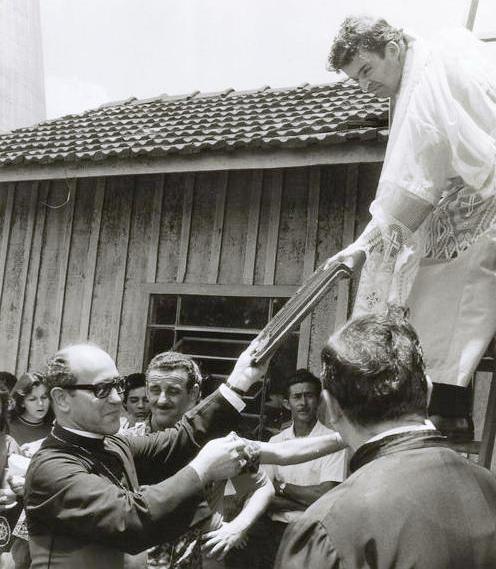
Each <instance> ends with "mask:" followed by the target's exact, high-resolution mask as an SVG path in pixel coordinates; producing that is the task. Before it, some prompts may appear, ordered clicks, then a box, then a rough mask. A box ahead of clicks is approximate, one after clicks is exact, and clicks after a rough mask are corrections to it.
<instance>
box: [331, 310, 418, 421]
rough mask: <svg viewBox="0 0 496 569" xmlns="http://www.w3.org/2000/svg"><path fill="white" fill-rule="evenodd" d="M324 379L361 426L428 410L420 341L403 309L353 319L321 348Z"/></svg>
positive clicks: (333, 394) (352, 418)
mask: <svg viewBox="0 0 496 569" xmlns="http://www.w3.org/2000/svg"><path fill="white" fill-rule="evenodd" d="M322 383H323V388H324V389H326V390H327V391H328V392H329V393H330V394H331V395H332V396H333V397H334V398H335V399H336V400H337V402H338V403H339V405H340V407H341V409H342V410H343V412H344V413H345V415H346V416H347V418H348V419H349V420H350V421H351V422H353V423H355V424H356V425H359V426H363V427H369V426H372V425H374V424H379V423H382V422H387V421H395V420H398V419H401V418H402V417H405V416H410V415H420V416H426V413H427V392H428V388H427V380H426V376H425V372H424V362H423V359H422V350H421V347H420V342H419V339H418V336H417V334H416V332H415V330H414V329H413V327H412V325H411V324H410V323H409V322H408V321H407V320H406V318H405V316H404V314H403V311H402V309H400V308H398V307H393V306H391V307H390V308H389V309H388V312H387V314H385V315H379V314H370V315H366V316H362V317H360V318H356V319H354V320H351V321H350V322H348V323H347V324H346V325H345V326H344V327H343V328H341V330H339V331H338V332H337V333H336V334H334V335H333V336H331V338H330V339H329V341H328V343H327V344H326V345H325V347H324V349H323V350H322Z"/></svg>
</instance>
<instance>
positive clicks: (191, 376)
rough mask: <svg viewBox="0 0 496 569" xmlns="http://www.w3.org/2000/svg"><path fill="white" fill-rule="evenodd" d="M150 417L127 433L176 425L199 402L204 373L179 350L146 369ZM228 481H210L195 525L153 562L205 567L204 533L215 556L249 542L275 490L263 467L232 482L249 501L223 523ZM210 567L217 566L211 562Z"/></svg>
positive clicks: (153, 554) (160, 549) (155, 551)
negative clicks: (249, 531)
mask: <svg viewBox="0 0 496 569" xmlns="http://www.w3.org/2000/svg"><path fill="white" fill-rule="evenodd" d="M146 382H147V384H146V387H147V394H148V399H149V402H150V415H149V416H148V418H147V419H146V421H145V422H144V423H140V424H138V425H137V426H136V427H135V428H134V429H130V430H129V431H128V434H134V435H143V434H148V433H155V432H159V431H162V430H164V429H167V428H170V427H173V426H174V425H175V424H176V423H177V422H178V421H180V420H181V418H182V417H183V416H184V414H185V413H186V412H188V411H189V410H191V409H192V408H193V407H194V406H195V405H197V403H198V401H199V400H200V392H201V384H202V375H201V372H200V369H199V367H198V365H197V364H196V362H195V361H194V360H193V359H192V358H191V357H190V356H188V355H186V354H181V353H179V352H173V351H168V352H163V353H160V354H157V355H156V356H155V357H154V358H153V359H152V360H151V361H150V363H149V364H148V367H147V370H146ZM225 487H226V482H225V481H224V482H218V483H217V484H212V485H210V487H209V489H208V492H207V500H205V501H204V502H203V503H202V504H200V505H199V506H198V509H197V512H196V514H195V520H194V524H193V525H192V527H190V528H188V531H187V532H185V533H184V534H183V535H181V536H180V537H179V538H178V539H177V540H175V541H174V542H172V543H170V542H167V543H163V544H160V545H158V546H156V547H153V548H152V549H151V550H150V551H149V554H148V555H149V560H152V564H154V565H158V566H160V567H164V568H168V567H173V566H174V564H175V563H177V562H178V560H179V559H181V563H182V564H186V565H187V566H188V567H190V569H194V568H195V567H197V566H199V565H201V559H202V551H201V549H202V548H201V545H202V537H201V536H202V534H205V533H207V532H209V533H208V537H209V539H208V541H207V542H206V544H205V548H206V549H208V551H213V553H214V554H215V555H219V556H221V557H224V556H225V555H226V553H227V552H228V551H229V550H231V549H232V548H234V547H236V546H237V545H239V544H241V543H242V542H243V540H244V536H245V534H246V531H247V529H248V528H249V527H250V526H251V525H252V524H253V523H254V522H255V520H256V519H257V518H258V517H259V516H260V515H261V514H262V513H263V511H264V510H265V509H266V508H267V506H268V504H269V503H270V500H271V498H272V496H273V494H274V489H273V487H272V484H271V483H270V481H269V480H268V478H267V476H266V474H265V473H263V471H260V472H258V473H257V472H253V473H251V472H247V473H243V474H240V475H238V476H235V477H233V478H232V479H231V480H230V482H229V483H228V487H229V489H230V491H231V492H232V493H234V492H235V493H236V495H237V497H238V498H240V499H241V500H243V501H244V507H243V512H241V514H240V515H239V516H238V517H237V518H236V519H235V520H232V522H231V523H229V524H226V523H225V522H224V490H225ZM204 561H205V562H206V563H208V565H209V567H212V566H215V567H217V566H218V565H217V564H215V563H214V562H213V561H207V559H204Z"/></svg>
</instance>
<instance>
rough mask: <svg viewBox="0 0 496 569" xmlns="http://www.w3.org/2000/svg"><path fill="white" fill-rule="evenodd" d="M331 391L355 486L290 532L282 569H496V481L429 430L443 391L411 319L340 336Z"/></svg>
mask: <svg viewBox="0 0 496 569" xmlns="http://www.w3.org/2000/svg"><path fill="white" fill-rule="evenodd" d="M322 382H323V397H324V399H325V400H326V403H327V406H328V408H329V412H330V415H331V419H332V423H333V425H334V426H335V428H336V429H337V430H338V432H339V433H340V434H341V436H342V437H343V439H344V440H345V442H347V443H348V444H349V445H350V447H351V448H352V449H353V450H354V451H355V454H354V455H353V457H352V458H351V462H350V466H351V475H350V476H349V477H348V478H347V480H346V481H345V482H343V483H342V484H340V485H339V486H338V487H337V488H334V489H333V490H331V491H330V492H328V493H327V494H325V495H324V496H323V497H322V498H321V499H320V500H318V501H317V502H316V503H315V504H313V505H312V506H311V507H310V508H309V509H308V510H307V511H306V512H305V513H304V514H303V515H302V517H301V518H300V519H299V520H298V521H297V522H295V523H293V524H291V525H290V526H289V527H288V529H287V531H286V533H285V534H284V538H283V540H282V542H281V546H280V548H279V552H278V556H277V560H276V568H277V569H301V568H302V567H327V568H332V569H344V568H346V569H358V568H363V567H374V569H391V568H395V569H407V568H411V567H415V568H416V569H434V568H435V569H467V568H468V567H470V569H487V568H489V567H496V526H495V523H494V520H495V519H496V479H495V478H494V476H493V474H492V473H491V472H489V471H488V470H486V469H484V468H482V467H480V466H478V465H476V464H474V463H472V462H470V461H468V460H466V459H465V458H463V457H462V456H460V455H459V454H457V453H456V452H455V451H454V450H452V449H450V448H449V447H448V446H447V443H446V439H444V438H443V437H442V436H441V435H440V434H439V432H438V431H436V430H435V429H434V428H433V427H432V424H429V423H426V416H427V404H428V398H429V390H430V387H431V384H430V380H429V379H428V378H427V377H426V375H425V372H424V363H423V359H422V352H421V348H420V344H419V341H418V337H417V335H416V333H415V331H414V329H413V327H412V326H411V325H410V324H409V323H408V322H407V321H406V320H405V319H404V317H403V315H402V313H401V312H400V311H398V309H393V308H390V309H389V312H388V313H387V314H386V315H375V314H374V315H367V316H363V317H360V318H356V319H354V320H352V321H350V322H348V323H347V324H346V325H345V326H344V327H343V328H342V329H341V330H339V331H338V332H337V333H336V334H334V335H333V336H331V338H330V339H329V341H328V342H327V344H326V346H325V347H324V349H323V351H322Z"/></svg>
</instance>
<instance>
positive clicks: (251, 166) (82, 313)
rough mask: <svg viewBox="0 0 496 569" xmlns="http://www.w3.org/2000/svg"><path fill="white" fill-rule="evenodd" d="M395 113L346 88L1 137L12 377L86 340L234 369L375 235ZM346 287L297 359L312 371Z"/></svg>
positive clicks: (133, 111)
mask: <svg viewBox="0 0 496 569" xmlns="http://www.w3.org/2000/svg"><path fill="white" fill-rule="evenodd" d="M386 128H387V104H386V102H385V101H379V100H375V99H374V98H373V97H372V95H370V94H364V93H361V92H360V91H359V90H358V89H357V88H356V87H355V86H353V85H351V84H349V83H346V82H345V83H337V84H333V85H321V86H310V85H302V86H300V87H297V88H293V89H280V90H276V89H270V88H263V89H260V90H256V91H252V92H233V91H226V92H223V93H213V94H200V93H193V94H190V95H185V96H179V97H169V96H167V95H164V96H161V97H157V98H155V99H150V100H134V99H131V100H128V101H123V102H119V103H114V104H110V105H105V106H103V107H100V108H98V109H96V110H92V111H88V112H86V113H83V114H81V115H71V116H66V117H62V118H60V119H56V120H52V121H48V122H44V123H41V124H39V125H36V126H34V127H31V128H24V129H19V130H16V131H13V132H11V133H8V134H6V135H3V136H0V220H1V230H0V232H1V243H0V369H4V370H8V371H11V372H14V373H21V372H23V371H25V370H27V369H36V368H38V367H40V366H42V365H43V364H44V362H45V360H46V357H47V355H50V354H53V353H54V352H55V351H56V350H57V349H58V348H59V347H60V346H63V345H65V344H68V343H73V342H78V341H85V340H90V341H92V342H95V343H97V344H99V345H101V346H102V347H103V348H104V349H106V350H107V351H108V352H109V353H110V354H111V355H112V356H113V357H115V358H116V361H117V364H118V368H119V370H120V371H121V372H122V373H129V372H132V371H136V370H140V369H142V367H143V366H144V365H145V364H146V362H147V361H148V359H149V358H150V357H151V356H152V355H153V354H154V353H156V352H158V351H162V350H164V349H169V348H171V347H172V346H175V347H176V349H178V350H180V351H184V352H188V353H192V354H195V355H196V356H197V357H200V359H201V360H202V362H203V365H204V369H205V370H206V371H208V372H209V373H210V374H212V375H214V376H215V375H223V374H225V373H226V372H227V371H228V370H229V369H230V368H231V367H232V362H233V358H234V357H235V356H236V354H237V353H239V351H240V349H241V346H242V345H245V344H246V342H247V341H248V340H249V339H250V338H252V337H253V336H254V335H255V334H256V332H257V331H258V330H260V328H262V327H263V325H264V324H265V322H266V321H267V319H268V318H270V316H271V314H273V313H274V312H275V311H276V310H277V309H278V308H279V307H280V306H281V305H282V303H283V302H284V301H285V299H286V298H288V297H289V296H290V295H291V294H293V292H294V291H295V290H296V288H297V287H298V285H300V284H301V283H302V281H303V280H304V279H305V276H306V275H308V274H310V273H311V272H312V271H313V270H314V268H315V267H316V266H317V265H318V264H319V263H321V262H322V261H324V260H325V259H326V258H327V257H329V256H330V255H332V254H333V253H335V252H337V251H338V250H339V249H341V248H342V247H343V246H344V245H346V244H347V243H349V242H351V241H352V240H353V238H354V237H355V236H356V235H357V233H358V232H359V231H360V230H361V229H362V228H363V226H364V225H365V224H366V222H367V220H368V206H369V204H370V202H371V200H372V199H373V196H374V193H375V190H376V186H377V180H378V176H379V173H380V168H381V162H382V159H383V155H384V148H385V143H386V139H387V130H386ZM350 294H352V291H350V286H349V284H348V283H345V282H343V283H342V284H340V285H339V286H338V287H336V288H335V289H334V290H332V291H331V293H330V294H329V295H328V297H327V298H326V299H325V301H324V302H322V304H321V305H320V306H319V307H318V309H317V310H316V311H315V312H314V314H313V315H312V316H311V317H309V318H307V320H306V321H305V322H304V323H303V324H302V326H301V329H300V331H299V333H296V334H295V335H294V336H293V337H292V338H291V339H290V340H289V341H288V344H287V346H286V347H285V348H284V354H283V356H281V357H280V358H279V361H278V364H277V365H278V366H279V369H280V372H281V373H287V372H288V370H289V369H290V368H294V367H295V366H296V365H298V366H307V365H309V366H310V367H311V368H312V369H314V370H316V369H317V368H318V365H319V352H320V348H321V346H322V343H323V341H324V339H325V338H326V336H327V335H328V334H329V332H331V331H332V330H333V329H334V327H335V326H336V325H337V324H338V323H341V322H343V320H344V319H345V318H346V316H347V313H348V311H349V304H350Z"/></svg>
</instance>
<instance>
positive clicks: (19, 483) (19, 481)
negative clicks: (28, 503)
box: [7, 474, 26, 497]
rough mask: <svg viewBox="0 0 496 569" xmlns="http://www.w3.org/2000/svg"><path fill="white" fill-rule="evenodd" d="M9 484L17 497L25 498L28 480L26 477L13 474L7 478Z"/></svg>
mask: <svg viewBox="0 0 496 569" xmlns="http://www.w3.org/2000/svg"><path fill="white" fill-rule="evenodd" d="M7 482H8V484H9V486H10V489H11V490H12V492H14V494H16V496H21V497H22V496H24V483H25V482H26V479H25V478H24V476H19V475H17V474H11V475H10V476H8V477H7Z"/></svg>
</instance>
